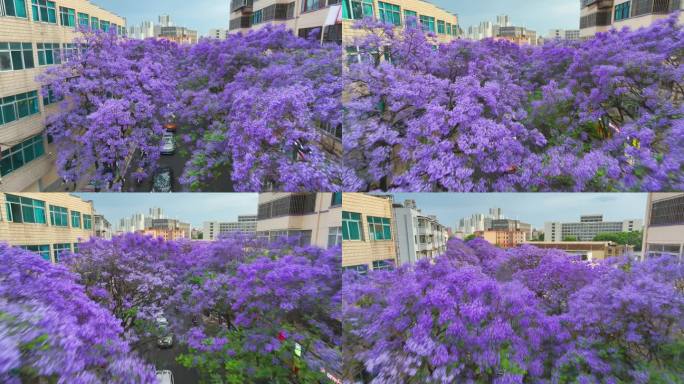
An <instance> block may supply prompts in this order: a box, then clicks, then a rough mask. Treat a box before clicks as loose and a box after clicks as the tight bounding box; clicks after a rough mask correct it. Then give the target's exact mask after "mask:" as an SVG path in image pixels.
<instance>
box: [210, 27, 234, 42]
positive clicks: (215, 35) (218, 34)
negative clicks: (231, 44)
mask: <svg viewBox="0 0 684 384" xmlns="http://www.w3.org/2000/svg"><path fill="white" fill-rule="evenodd" d="M228 32H229V31H228V30H227V29H222V28H212V29H210V30H209V33H208V34H207V37H210V38H212V39H218V40H225V39H226V38H227V37H228Z"/></svg>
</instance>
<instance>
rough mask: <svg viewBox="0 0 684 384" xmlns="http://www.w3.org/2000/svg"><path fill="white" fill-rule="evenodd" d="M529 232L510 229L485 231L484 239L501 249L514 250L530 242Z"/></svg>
mask: <svg viewBox="0 0 684 384" xmlns="http://www.w3.org/2000/svg"><path fill="white" fill-rule="evenodd" d="M528 236H529V232H525V231H520V230H509V229H493V230H489V231H484V232H483V233H482V238H483V239H485V240H486V241H487V242H489V243H491V244H493V245H496V246H497V247H501V248H514V247H517V246H518V245H520V244H523V243H525V242H526V241H527V240H529V237H528Z"/></svg>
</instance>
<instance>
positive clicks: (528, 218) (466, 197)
mask: <svg viewBox="0 0 684 384" xmlns="http://www.w3.org/2000/svg"><path fill="white" fill-rule="evenodd" d="M393 195H394V201H395V203H403V202H404V200H406V199H412V200H416V205H417V206H418V208H419V209H421V210H422V212H423V213H424V214H427V215H436V216H437V218H438V220H439V222H440V223H442V224H443V225H446V226H447V227H450V228H451V229H453V230H455V229H456V224H457V222H458V220H460V219H461V218H464V217H470V216H471V215H472V214H474V213H482V214H487V213H488V212H489V208H501V209H502V211H503V215H504V216H505V217H506V218H509V219H516V220H521V221H523V222H526V223H529V224H531V225H532V226H533V227H534V228H536V229H539V230H543V229H544V223H545V222H547V221H556V222H558V221H560V222H578V221H579V220H580V216H581V215H585V214H602V215H603V217H604V220H620V221H621V220H624V219H643V218H644V216H645V214H646V198H647V196H648V195H647V194H645V193H620V194H616V193H581V194H579V193H481V194H479V193H469V194H459V193H433V194H429V193H427V194H424V193H396V194H393Z"/></svg>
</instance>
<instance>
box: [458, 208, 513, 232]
mask: <svg viewBox="0 0 684 384" xmlns="http://www.w3.org/2000/svg"><path fill="white" fill-rule="evenodd" d="M503 219H505V216H504V215H503V210H502V209H501V208H490V209H489V213H488V214H483V213H475V214H473V215H471V216H470V217H464V218H462V219H461V220H459V221H458V223H457V225H456V232H460V233H463V234H464V235H465V236H467V235H472V234H473V233H475V232H483V231H486V230H487V229H489V228H491V226H492V221H493V220H503Z"/></svg>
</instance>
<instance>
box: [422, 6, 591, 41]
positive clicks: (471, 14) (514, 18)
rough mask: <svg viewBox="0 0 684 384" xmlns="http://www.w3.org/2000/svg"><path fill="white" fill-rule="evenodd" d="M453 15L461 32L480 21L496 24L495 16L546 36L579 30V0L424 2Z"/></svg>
mask: <svg viewBox="0 0 684 384" xmlns="http://www.w3.org/2000/svg"><path fill="white" fill-rule="evenodd" d="M428 1H430V2H431V3H433V4H435V5H437V6H440V7H442V8H444V9H446V10H447V11H449V12H452V13H456V14H457V15H458V17H459V20H458V23H459V25H460V26H461V28H462V29H463V30H466V29H467V28H468V27H469V26H475V25H479V24H480V22H482V21H491V22H496V16H497V15H508V16H510V18H511V24H512V25H514V26H518V27H527V28H528V29H531V30H534V31H536V32H537V34H538V36H546V35H547V34H548V32H549V30H551V29H579V20H580V2H579V0H525V1H522V0H479V1H457V0H428Z"/></svg>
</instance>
